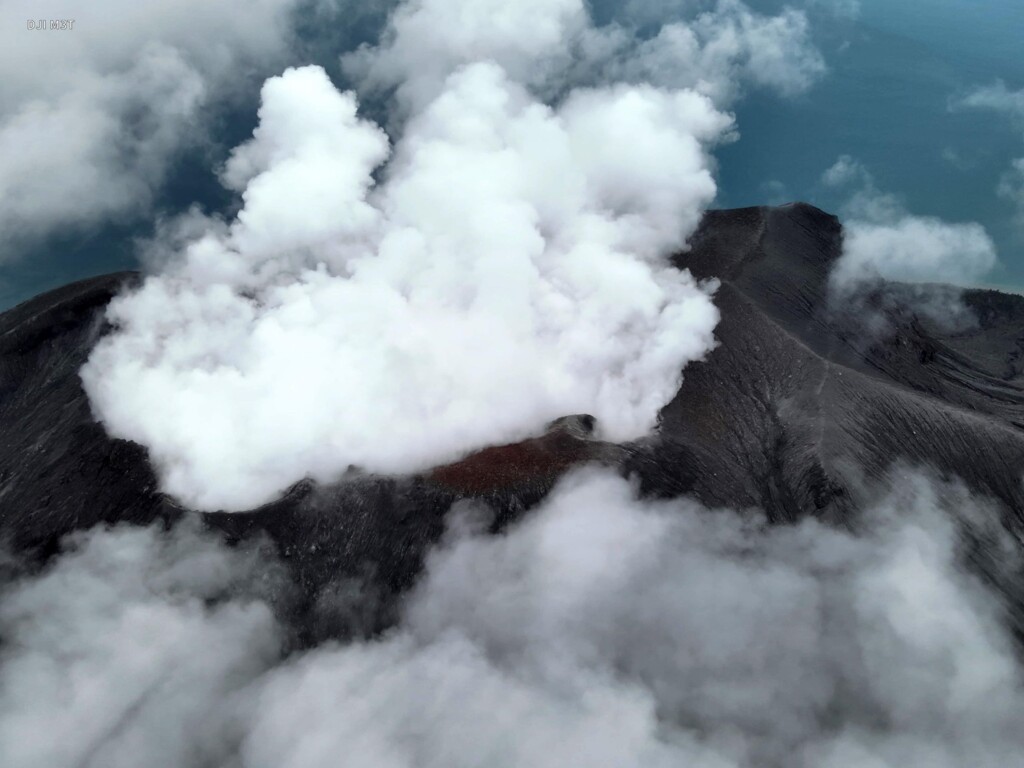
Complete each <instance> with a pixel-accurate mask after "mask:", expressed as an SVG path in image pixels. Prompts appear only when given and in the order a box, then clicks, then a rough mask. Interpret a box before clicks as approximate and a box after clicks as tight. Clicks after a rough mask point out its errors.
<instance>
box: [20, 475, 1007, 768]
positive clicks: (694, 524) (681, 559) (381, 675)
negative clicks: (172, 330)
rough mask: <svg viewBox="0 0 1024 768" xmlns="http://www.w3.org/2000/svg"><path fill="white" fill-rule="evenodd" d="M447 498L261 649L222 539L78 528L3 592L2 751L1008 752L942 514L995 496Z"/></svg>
mask: <svg viewBox="0 0 1024 768" xmlns="http://www.w3.org/2000/svg"><path fill="white" fill-rule="evenodd" d="M454 520H455V522H454V524H453V528H452V531H451V533H450V535H449V536H448V538H447V540H446V541H445V542H444V544H443V545H442V546H440V547H439V548H438V549H437V550H435V552H434V553H433V555H432V556H431V557H430V559H429V561H428V568H427V572H426V574H425V575H424V576H423V578H422V580H421V582H420V584H419V586H418V587H417V588H416V589H415V591H414V592H413V594H412V595H411V597H410V598H409V600H408V603H407V604H406V606H405V609H404V611H403V616H402V618H401V620H400V622H399V624H398V626H396V627H395V628H394V629H393V630H391V631H390V632H389V633H387V634H386V635H384V636H383V637H381V638H379V639H376V640H372V641H364V642H356V643H350V644H346V645H334V646H331V645H327V646H324V647H321V648H319V649H315V650H312V651H308V652H305V653H303V654H299V655H297V656H292V657H290V658H288V659H287V660H286V661H285V662H283V663H280V664H275V663H274V661H273V660H274V653H275V652H276V650H277V649H278V648H279V642H280V637H281V631H280V629H276V628H275V627H274V626H272V622H270V619H269V616H270V612H269V609H268V608H267V607H266V604H265V603H261V602H260V600H259V599H258V595H259V594H260V589H261V588H260V587H259V586H257V588H255V589H253V587H252V586H251V585H253V584H257V585H259V584H261V583H262V582H261V581H260V580H259V579H258V578H255V577H254V575H258V574H260V573H261V571H260V570H259V569H254V567H253V563H252V561H251V560H250V559H249V557H250V555H249V554H247V553H245V552H243V553H238V552H236V551H233V550H226V549H218V548H216V547H215V546H214V545H213V544H212V543H211V542H209V541H208V540H206V539H204V538H203V537H200V536H197V534H196V533H194V532H186V533H180V532H179V533H174V534H172V535H171V536H170V538H164V537H163V536H161V535H160V534H157V533H156V532H155V531H124V530H115V531H112V532H102V533H100V532H97V533H94V534H92V535H90V536H88V537H86V538H85V539H84V540H82V541H84V542H85V543H84V544H82V543H80V544H79V548H78V550H77V551H76V552H74V553H73V554H71V555H65V556H63V557H62V558H61V559H60V560H58V562H57V563H56V565H55V566H53V567H52V568H51V569H50V570H48V571H47V572H45V573H44V574H43V575H42V576H40V577H38V578H35V579H27V580H24V581H22V582H18V583H15V584H14V585H12V586H11V587H10V588H9V589H8V591H7V592H6V594H5V596H4V598H3V602H2V606H3V607H2V609H0V621H2V622H3V631H4V635H5V637H6V638H10V642H9V643H8V645H7V647H6V648H5V663H4V666H3V667H2V670H0V702H2V704H0V729H2V730H0V733H3V734H4V736H5V738H4V739H2V740H0V744H2V745H3V747H2V748H3V749H5V750H7V753H6V754H4V755H2V757H3V758H4V759H3V764H4V765H5V766H11V768H25V767H26V766H42V765H46V766H48V768H59V767H60V766H70V765H76V766H100V765H102V766H111V765H114V766H117V765H138V764H139V763H140V762H144V763H145V764H147V765H184V764H224V763H228V764H234V765H240V766H246V767H247V768H257V767H260V768H262V767H263V766H289V767H290V768H319V766H327V765H337V764H338V763H339V762H342V763H344V764H345V765H351V766H374V768H378V767H380V766H388V767H391V766H394V767H396V768H397V767H403V766H414V765H415V766H424V767H427V768H429V767H430V766H439V767H440V766H446V767H449V766H473V765H489V764H500V765H507V766H548V765H550V766H562V765H609V766H612V765H614V766H652V765H653V766H660V765H664V766H678V765H701V766H705V765H706V766H716V767H717V766H732V767H735V768H740V767H743V768H746V767H747V766H750V767H752V766H762V767H767V768H776V767H778V768H781V767H782V766H787V767H788V768H802V767H805V768H812V767H813V768H821V767H822V766H824V767H825V768H853V767H854V766H858V767H859V766H864V765H871V766H893V767H895V766H920V767H921V768H924V766H928V768H943V767H944V766H949V767H950V768H952V767H953V766H963V765H974V766H982V767H990V768H995V767H996V766H1000V767H1001V766H1005V765H1010V764H1013V762H1014V760H1015V756H1016V755H1018V754H1020V750H1021V749H1022V748H1024V736H1022V735H1021V733H1020V729H1019V727H1018V724H1017V716H1018V713H1019V712H1020V711H1021V706H1022V705H1024V697H1022V693H1024V689H1022V679H1021V673H1020V668H1019V665H1018V663H1017V662H1016V661H1015V658H1014V650H1013V647H1012V641H1011V640H1010V638H1009V636H1008V633H1007V632H1006V630H1005V629H1004V628H1003V624H1002V608H1001V606H1000V603H999V602H998V600H996V599H995V598H994V597H993V596H992V595H991V594H990V593H989V592H988V589H987V587H985V586H983V584H982V583H981V582H980V581H979V580H977V579H976V578H975V577H973V576H971V575H969V574H967V573H966V572H965V571H963V570H962V568H961V567H960V565H959V556H958V549H959V546H960V545H959V542H960V538H959V534H958V530H959V526H964V525H966V526H979V525H980V526H982V527H983V528H984V526H985V525H986V523H985V521H986V520H988V521H994V520H995V510H993V509H990V508H987V507H986V506H985V505H984V504H982V503H979V502H977V501H972V500H970V498H969V497H968V496H967V494H966V493H965V492H964V491H963V489H962V488H960V487H959V486H957V485H955V484H936V483H932V482H929V481H928V480H926V479H924V478H923V477H921V476H917V475H913V474H907V473H905V474H903V475H902V476H901V479H900V485H899V486H898V489H897V490H895V491H893V492H891V493H889V494H888V495H886V496H885V497H883V498H882V499H881V500H880V501H879V502H877V503H876V504H873V505H870V506H869V508H868V511H866V512H865V513H864V514H863V516H862V517H861V518H860V519H858V520H857V521H856V527H857V528H858V530H859V531H860V532H859V533H857V534H853V533H848V532H842V531H839V530H835V529H830V528H827V527H825V526H822V525H821V524H818V523H816V522H813V521H806V522H804V523H801V524H800V525H797V526H793V527H769V526H767V525H766V524H765V523H764V522H763V520H761V519H760V518H759V517H757V516H756V515H740V514H736V513H733V512H729V511H725V510H717V511H709V510H706V509H703V508H701V507H700V506H698V505H697V504H695V503H693V502H689V501H671V502H658V503H654V502H642V501H638V500H637V499H636V498H635V496H634V494H633V492H632V489H631V488H630V486H629V484H628V483H627V482H626V481H624V480H622V479H620V478H618V477H615V476H612V475H609V474H605V473H600V472H597V471H584V472H581V473H578V474H576V475H575V476H572V477H570V478H567V479H566V480H565V481H564V482H563V483H562V484H561V486H560V487H559V488H558V489H557V490H556V491H555V492H554V494H553V495H552V496H551V497H550V498H549V499H548V500H547V501H546V502H545V503H544V504H543V505H542V506H541V507H540V508H539V509H537V510H536V511H535V512H533V513H531V514H530V515H529V516H528V517H527V518H526V519H525V520H523V521H522V522H521V523H519V524H518V525H517V526H515V527H513V528H512V529H511V530H510V531H508V532H507V533H505V534H504V535H501V536H489V535H486V534H481V533H477V531H478V530H479V528H480V525H479V522H480V520H481V517H480V513H479V512H473V511H471V510H463V511H462V513H461V515H459V514H456V515H455V516H454ZM186 543H187V545H188V546H187V547H183V545H184V544H186ZM190 558H191V559H190ZM229 585H231V586H230V587H229ZM224 596H227V599H226V600H224V599H221V600H220V601H218V598H223V597H224ZM268 664H271V665H273V666H272V668H271V669H269V670H268V671H265V670H266V668H267V666H268ZM54 718H57V721H56V722H57V723H58V724H65V725H67V726H69V727H63V728H61V730H60V732H61V733H62V734H63V735H67V738H62V739H54V738H52V733H53V729H54V725H55V719H54Z"/></svg>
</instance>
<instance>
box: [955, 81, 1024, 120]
mask: <svg viewBox="0 0 1024 768" xmlns="http://www.w3.org/2000/svg"><path fill="white" fill-rule="evenodd" d="M951 106H952V107H954V108H961V109H963V108H969V109H991V110H996V111H997V112H1004V113H1006V114H1009V115H1012V116H1013V117H1017V118H1024V89H1021V90H1019V91H1012V90H1010V89H1009V88H1007V87H1006V83H1004V82H1003V81H1001V80H997V81H996V82H995V83H992V84H991V85H986V86H979V87H977V88H974V89H972V90H970V91H968V92H967V93H966V94H964V95H962V96H959V97H957V98H955V99H953V100H952V101H951Z"/></svg>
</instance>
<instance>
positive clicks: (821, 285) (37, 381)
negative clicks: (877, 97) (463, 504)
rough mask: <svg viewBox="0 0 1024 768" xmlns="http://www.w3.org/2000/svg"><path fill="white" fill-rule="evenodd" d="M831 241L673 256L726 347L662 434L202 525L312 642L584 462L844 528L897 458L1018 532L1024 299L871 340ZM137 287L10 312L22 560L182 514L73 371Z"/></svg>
mask: <svg viewBox="0 0 1024 768" xmlns="http://www.w3.org/2000/svg"><path fill="white" fill-rule="evenodd" d="M840 247H841V229H840V226H839V223H838V221H837V220H836V219H835V218H834V217H832V216H829V215H827V214H825V213H823V212H821V211H819V210H817V209H815V208H812V207H810V206H806V205H800V204H797V205H791V206H783V207H780V208H751V209H742V210H735V211H717V212H712V213H709V214H708V215H707V217H706V218H705V221H704V223H703V225H702V227H701V230H700V232H699V233H698V235H697V236H696V237H695V239H694V245H693V248H692V250H691V251H690V252H687V253H684V254H680V255H679V256H678V257H677V263H678V264H679V265H680V266H685V267H689V268H690V269H691V270H692V271H693V272H694V274H695V275H697V276H698V277H701V278H711V277H715V278H718V279H719V280H720V281H721V287H720V288H719V290H718V293H717V299H716V303H717V304H718V306H719V308H720V309H721V313H722V321H721V324H720V325H719V326H718V329H717V331H716V336H717V338H718V339H719V341H720V344H719V346H718V347H717V348H716V349H715V350H714V351H713V352H712V353H711V354H710V355H709V356H708V358H707V359H706V360H705V361H703V362H701V363H696V364H693V365H691V366H689V367H688V368H687V369H686V372H685V378H684V381H683V384H682V387H681V388H680V390H679V392H678V394H677V395H676V397H675V398H674V399H673V400H672V402H671V403H669V404H668V405H667V406H666V407H665V409H664V411H663V413H662V422H661V427H660V430H659V433H658V434H657V435H656V436H655V437H653V438H651V439H648V440H645V441H641V442H640V443H637V444H635V445H628V446H612V445H608V444H605V443H600V442H598V441H596V440H593V439H592V438H591V437H590V435H589V434H588V432H589V427H590V426H592V425H591V424H590V422H588V420H587V417H571V419H569V420H567V421H564V422H562V423H560V424H559V423H556V424H555V425H553V429H552V431H551V432H549V433H548V434H547V435H545V436H543V437H540V438H537V439H535V440H530V441H525V442H524V443H520V444H517V445H514V446H499V447H494V448H489V449H486V450H484V451H480V452H478V453H476V454H474V455H472V456H469V457H467V458H466V459H464V460H463V461H460V462H457V463H455V464H452V465H447V466H443V467H439V468H437V469H436V470H434V471H433V472H431V473H428V474H427V475H425V476H421V477H412V478H380V477H366V476H363V477H355V478H352V479H348V480H343V481H339V482H338V483H337V484H336V485H334V486H332V487H315V486H314V485H313V484H311V483H300V484H299V485H297V486H295V487H294V488H292V489H291V490H290V491H289V492H288V493H287V494H286V495H285V496H284V497H283V498H281V499H279V500H278V501H275V502H273V503H272V504H268V505H267V506H265V507H262V508H260V509H258V510H254V511H252V512H249V513H244V514H230V515H229V514H210V515H206V519H207V521H208V522H209V524H210V525H212V526H214V527H216V528H219V529H221V530H223V531H224V532H225V533H226V535H228V537H229V538H233V539H234V538H241V537H245V536H249V535H253V534H257V533H265V534H267V535H269V536H270V537H271V538H272V539H273V540H274V541H275V542H276V544H277V546H278V548H279V550H280V551H281V553H282V555H283V556H284V557H285V559H286V560H287V561H289V562H290V563H291V564H292V566H293V568H294V571H295V574H296V578H297V580H298V581H299V583H300V584H301V586H302V588H303V589H302V592H303V594H304V595H305V596H306V597H305V600H304V602H303V603H302V605H301V606H299V607H298V608H297V609H296V610H297V611H298V612H299V614H300V617H301V623H302V624H303V626H304V627H305V629H306V630H307V631H308V633H309V636H310V637H311V638H312V639H315V638H316V637H318V636H321V635H326V634H339V633H344V632H351V631H356V632H370V631H373V630H375V629H377V628H379V627H380V626H383V625H385V624H387V623H388V622H389V621H390V620H391V618H392V616H391V612H392V611H393V608H394V604H395V600H394V596H395V595H397V594H399V593H401V592H402V591H403V590H405V589H407V588H408V587H409V585H410V584H411V583H412V582H413V580H414V578H415V576H416V574H417V573H418V571H419V570H420V568H421V567H422V562H423V556H424V553H425V552H426V550H427V548H428V547H429V545H430V544H431V543H432V542H434V541H436V540H437V539H438V538H439V537H440V536H441V534H442V532H443V530H444V516H445V514H446V512H447V511H448V509H449V508H450V507H451V505H452V504H453V503H454V502H456V501H458V500H460V499H465V498H471V499H473V498H475V499H482V500H485V501H487V502H488V504H489V505H490V506H491V507H492V508H493V510H494V522H493V526H494V527H495V529H497V528H499V527H501V526H502V525H504V524H505V523H507V521H509V520H511V519H514V518H515V517H516V516H517V515H518V514H520V513H521V512H522V510H524V509H526V508H528V507H529V506H530V505H532V504H535V503H536V502H537V501H538V500H539V499H541V498H542V497H543V496H544V494H545V493H547V491H548V490H550V488H551V486H552V485H553V483H554V482H555V481H556V480H557V479H558V477H559V476H560V475H561V474H562V473H564V472H565V471H566V470H567V469H568V468H569V467H571V466H574V465H576V464H578V463H581V462H587V461H601V462H604V463H607V464H612V465H615V466H618V467H620V468H621V470H622V471H625V472H630V473H633V474H635V475H637V476H638V477H639V479H640V482H641V487H642V489H643V490H644V491H645V492H646V493H649V494H652V495H657V496H674V495H679V494H684V493H690V494H693V495H695V496H696V497H697V498H699V499H700V500H701V501H703V502H705V503H707V504H710V505H726V506H732V507H754V506H756V507H760V508H762V509H764V510H765V512H766V513H767V514H768V515H769V517H770V518H771V519H773V520H778V521H789V520H795V519H798V518H800V517H803V516H806V515H818V516H824V517H827V518H829V519H832V520H841V519H844V517H845V516H846V515H847V514H848V513H850V512H851V510H853V509H855V508H856V506H857V504H858V498H859V495H860V494H862V493H863V492H864V489H865V488H867V487H869V486H870V485H871V482H870V481H872V480H876V479H880V478H882V477H883V476H885V475H886V473H888V472H890V470H891V468H892V465H893V463H894V462H895V461H897V460H902V461H904V462H906V463H908V464H911V465H912V464H922V465H928V466H930V467H933V468H935V469H936V470H937V471H938V472H939V473H942V474H946V475H950V476H953V475H955V476H958V477H961V478H963V480H964V481H965V482H966V483H967V485H968V486H970V488H971V489H973V490H975V491H977V492H980V493H983V494H985V495H987V496H991V497H993V498H995V499H997V500H998V501H999V502H1000V503H1001V506H1002V514H1003V523H1004V524H1005V526H1006V527H1007V528H1008V529H1009V530H1010V531H1011V532H1012V533H1014V534H1015V535H1016V536H1017V537H1018V538H1020V537H1021V531H1022V511H1024V491H1022V487H1021V477H1020V471H1021V469H1022V468H1024V389H1022V387H1024V298H1022V297H1018V296H1012V295H1006V294H1001V293H996V292H993V291H968V292H966V293H965V295H964V301H965V302H966V304H967V305H968V306H969V307H970V308H971V309H972V311H973V312H974V314H975V315H976V316H977V319H978V322H977V324H976V326H975V327H972V328H970V329H968V330H961V331H956V332H954V331H949V330H943V329H941V328H939V327H938V326H937V325H935V324H934V323H931V324H930V323H929V322H928V321H926V320H924V319H922V318H918V317H917V316H915V315H914V314H913V312H910V311H906V310H905V309H901V308H900V307H899V306H898V302H897V304H896V308H895V309H894V308H893V304H892V302H890V303H889V304H888V305H886V306H887V307H888V308H887V309H883V310H880V311H883V312H885V313H887V316H886V323H887V328H888V331H887V332H886V333H884V334H875V335H872V334H865V332H864V329H863V327H862V326H861V324H859V322H858V318H857V317H856V316H855V314H854V315H851V314H850V313H846V314H842V313H839V314H837V313H836V312H834V311H832V308H830V306H829V297H828V281H827V276H828V272H829V270H830V268H831V265H832V263H833V262H834V261H835V259H837V258H838V256H839V253H840ZM131 279H133V275H131V274H120V275H111V276H106V277H100V278H95V279H93V280H87V281H84V282H81V283H76V284H74V285H70V286H67V287H65V288H62V289H59V290H57V291H54V292H52V293H48V294H46V295H44V296H41V297H38V298H36V299H33V300H31V301H29V302H26V303H25V304H23V305H21V306H19V307H16V308H15V309H13V310H10V311H9V312H7V313H4V314H3V315H0V418H2V423H3V432H2V437H0V529H2V532H3V535H4V536H5V537H6V539H7V540H8V541H9V542H10V543H11V544H12V545H13V546H14V547H15V548H16V549H18V550H22V551H35V552H38V553H41V554H43V555H46V554H47V553H49V552H52V551H53V550H54V548H55V546H56V543H57V542H58V541H59V539H60V537H62V536H63V535H64V534H66V533H68V532H69V531H71V530H74V529H76V528H82V527H88V526H92V525H94V524H96V523H98V522H108V523H109V522H116V521H129V522H134V523H145V522H149V521H152V520H155V519H160V518H173V517H175V516H176V515H179V514H182V513H183V510H180V509H179V508H177V507H176V506H175V505H174V504H173V503H171V502H170V501H169V500H167V499H165V498H164V497H163V496H162V495H161V494H160V493H159V492H158V491H157V489H156V482H155V478H154V476H153V473H152V471H151V469H150V467H149V465H148V463H147V461H146V457H145V452H144V451H143V450H142V449H141V448H140V447H138V446H136V445H133V444H130V443H126V442H124V441H120V440H112V439H110V438H108V437H107V436H106V434H105V433H104V431H103V429H102V428H101V427H100V426H99V425H97V424H96V423H95V421H94V420H93V419H92V417H91V414H90V410H89V405H88V402H87V400H86V398H85V395H84V393H83V392H82V389H81V386H80V381H79V378H78V369H79V368H80V366H81V365H82V363H83V362H84V361H85V358H86V357H87V355H88V353H89V350H90V349H91V346H92V344H93V343H94V342H95V340H96V339H97V337H98V336H99V334H101V333H102V332H103V329H104V325H103V308H104V306H105V305H106V303H107V302H108V301H109V299H110V297H111V296H112V295H113V293H114V292H115V291H117V290H118V288H119V287H120V286H121V285H122V284H123V283H124V282H125V281H126V280H131ZM982 567H983V569H984V566H982ZM990 575H991V576H992V578H993V579H996V580H998V575H997V574H990ZM1004 591H1007V592H1009V591H1010V590H1009V588H1006V589H1004ZM355 594H358V595H360V596H361V600H360V601H353V600H352V599H350V598H351V596H352V595H355ZM367 595H370V596H373V597H375V598H376V599H373V600H366V599H365V598H366V596H367ZM1011 599H1012V600H1013V602H1015V603H1017V607H1018V608H1019V607H1020V606H1021V605H1022V603H1021V602H1020V599H1019V598H1018V597H1013V596H1012V595H1011ZM1017 615H1024V611H1017Z"/></svg>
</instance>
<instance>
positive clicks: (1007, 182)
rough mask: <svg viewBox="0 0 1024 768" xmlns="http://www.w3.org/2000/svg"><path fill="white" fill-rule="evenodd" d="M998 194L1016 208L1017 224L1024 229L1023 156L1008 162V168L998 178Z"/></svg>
mask: <svg viewBox="0 0 1024 768" xmlns="http://www.w3.org/2000/svg"><path fill="white" fill-rule="evenodd" d="M998 192H999V196H1000V197H1002V198H1003V199H1005V200H1008V201H1010V202H1011V203H1013V205H1014V207H1015V208H1016V209H1017V214H1016V218H1017V224H1018V226H1020V227H1021V229H1022V230H1024V157H1019V158H1017V159H1016V160H1014V161H1013V162H1012V163H1011V164H1010V169H1009V170H1008V171H1006V173H1004V174H1003V177H1002V178H1001V179H1000V180H999V188H998Z"/></svg>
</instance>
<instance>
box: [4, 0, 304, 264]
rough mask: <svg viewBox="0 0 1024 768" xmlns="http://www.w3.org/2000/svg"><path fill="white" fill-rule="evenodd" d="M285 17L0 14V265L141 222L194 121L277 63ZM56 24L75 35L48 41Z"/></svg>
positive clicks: (109, 11) (271, 0)
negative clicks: (24, 247) (85, 231)
mask: <svg viewBox="0 0 1024 768" xmlns="http://www.w3.org/2000/svg"><path fill="white" fill-rule="evenodd" d="M294 4H295V3H294V0H257V2H238V1H232V2H220V3H206V2H199V1H198V0H171V2H166V3H161V4H160V5H159V6H156V7H154V6H149V5H142V4H139V3H134V2H130V0H111V2H105V3H104V4H103V5H102V7H100V6H98V5H96V4H91V3H85V4H82V3H77V2H67V1H66V0H51V1H50V2H47V3H45V4H40V3H37V2H25V1H24V0H4V2H3V3H0V9H2V11H3V19H4V23H3V25H2V26H0V72H2V73H3V88H2V89H0V233H2V234H0V258H3V257H9V256H11V255H12V254H13V253H15V252H16V251H17V248H18V246H20V245H21V244H23V243H24V242H26V240H27V239H31V238H34V237H38V236H41V235H45V234H47V233H49V232H52V231H54V229H55V228H57V227H62V226H65V227H66V226H69V225H71V226H77V225H89V224H94V223H98V222H102V221H105V220H109V219H117V218H123V217H124V216H127V215H131V214H135V213H139V212H142V211H144V210H145V209H146V207H147V206H148V204H149V203H150V202H151V200H152V197H153V194H154V191H155V189H156V188H157V187H158V186H159V184H160V182H161V181H162V179H163V178H164V176H165V174H166V172H167V169H168V166H169V164H170V162H171V161H172V160H173V159H174V157H175V154H176V152H178V151H179V150H180V149H181V148H182V147H187V146H189V145H191V144H194V143H195V142H198V141H201V140H203V138H204V136H205V129H204V126H203V110H204V108H205V107H206V106H207V105H208V104H210V103H211V101H216V100H218V99H223V98H225V97H226V96H230V94H231V93H232V92H234V91H235V90H236V89H237V88H238V87H239V86H244V85H246V84H247V83H248V82H249V78H248V74H249V71H250V70H251V69H252V68H253V67H256V66H265V65H266V64H268V63H270V62H275V61H277V60H279V59H280V58H281V57H282V56H283V53H284V50H285V46H286V42H287V39H288V35H289V30H290V25H289V23H288V18H287V15H288V12H289V11H290V10H291V9H292V7H293V5H294ZM40 18H44V19H45V21H46V24H47V28H46V29H43V30H39V29H35V30H30V29H28V22H29V21H33V22H35V21H37V20H39V19H40ZM61 19H63V20H71V21H73V22H74V23H73V25H72V26H71V27H70V28H66V29H63V30H62V29H53V30H51V29H49V28H48V25H49V22H50V21H51V20H61ZM277 66H279V65H277Z"/></svg>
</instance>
